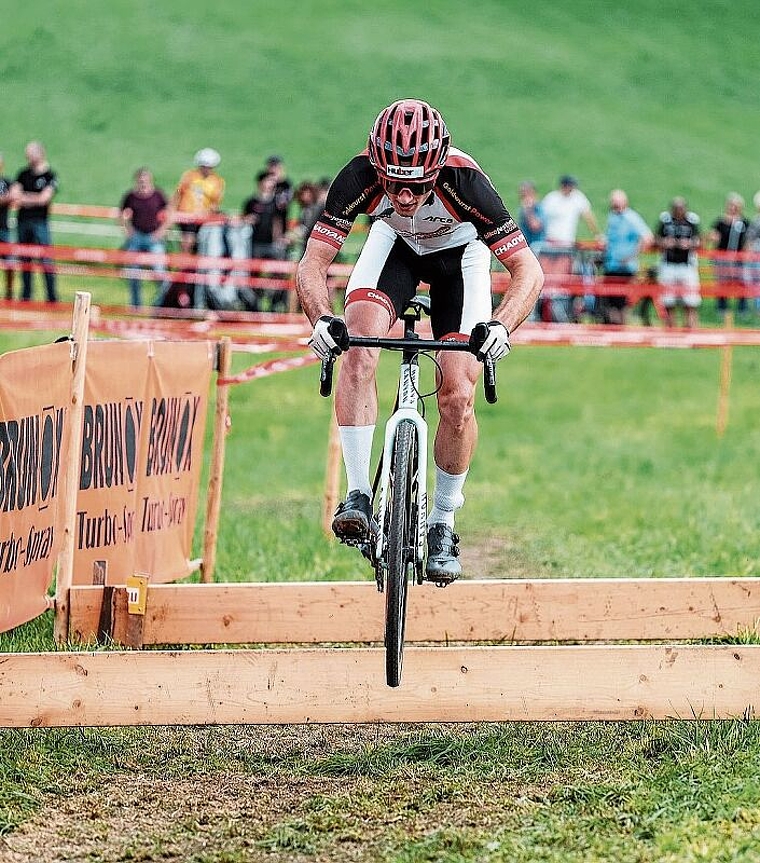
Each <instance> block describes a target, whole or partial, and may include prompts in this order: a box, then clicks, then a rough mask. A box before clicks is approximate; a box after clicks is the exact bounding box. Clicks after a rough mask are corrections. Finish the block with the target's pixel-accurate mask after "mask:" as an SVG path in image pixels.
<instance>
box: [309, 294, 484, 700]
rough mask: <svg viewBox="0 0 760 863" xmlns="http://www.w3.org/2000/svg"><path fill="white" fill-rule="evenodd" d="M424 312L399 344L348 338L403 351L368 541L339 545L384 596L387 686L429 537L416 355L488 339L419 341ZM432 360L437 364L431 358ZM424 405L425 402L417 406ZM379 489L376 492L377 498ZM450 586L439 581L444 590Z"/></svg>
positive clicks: (422, 299)
mask: <svg viewBox="0 0 760 863" xmlns="http://www.w3.org/2000/svg"><path fill="white" fill-rule="evenodd" d="M423 311H424V312H426V313H428V314H429V313H430V299H429V297H427V296H422V295H417V296H415V297H414V298H413V299H412V300H411V301H410V302H409V304H408V307H407V309H406V311H405V312H404V314H403V316H402V319H403V322H404V335H403V338H373V337H365V336H349V340H348V346H349V350H350V349H351V348H352V347H363V348H383V349H386V350H396V351H401V352H402V357H401V367H400V374H399V385H398V392H397V396H396V404H395V407H394V410H393V413H392V414H391V416H390V418H389V419H388V421H387V423H386V425H385V438H384V444H383V451H382V454H381V456H380V461H379V463H378V466H377V470H376V472H375V478H374V483H373V488H372V500H373V501H378V502H379V505H378V508H377V514H376V516H375V517H374V518H373V524H372V526H371V530H370V536H369V537H368V538H367V539H365V540H361V541H360V540H344V541H345V542H346V543H347V544H348V545H352V546H356V547H358V548H359V550H360V551H361V553H362V554H363V555H364V557H366V558H367V559H368V560H369V561H370V563H371V564H372V567H373V569H374V572H375V580H376V582H377V589H378V591H379V592H380V593H383V592H384V593H385V657H386V658H385V675H386V682H387V684H388V686H394V687H395V686H398V685H399V684H400V682H401V666H402V661H403V651H404V630H405V625H406V606H407V593H408V584H409V582H410V581H414V582H415V583H416V584H422V583H423V581H424V562H425V541H426V532H427V481H426V478H427V423H426V421H425V417H424V410H423V411H422V412H421V411H420V410H419V407H418V405H419V403H420V402H422V401H423V399H424V398H426V397H428V396H430V395H434V394H435V392H431V393H427V394H425V395H423V394H421V393H420V389H419V378H420V369H419V355H420V354H421V353H423V354H425V353H427V352H429V351H468V352H469V353H472V354H474V355H475V356H478V352H479V350H480V348H481V347H482V345H483V342H484V341H485V339H486V337H487V335H488V327H487V325H486V324H482V325H479V326H478V327H476V328H475V331H474V332H473V335H472V337H471V338H470V340H469V341H467V342H462V341H455V340H433V339H421V338H420V337H419V335H418V334H417V333H416V332H415V326H416V324H417V322H418V321H420V320H421V318H422V313H423ZM336 358H337V353H332V354H330V355H329V356H328V357H327V358H326V359H324V360H322V368H321V373H320V388H319V391H320V394H321V395H322V396H325V397H328V396H329V395H330V394H331V392H332V375H333V366H334V364H335V360H336ZM478 358H479V359H481V360H482V362H483V365H484V376H483V386H484V391H485V397H486V401H487V402H489V404H493V403H495V402H496V399H497V395H496V373H495V367H494V363H493V361H492V360H490V358H488V357H483V358H481V357H478ZM433 362H436V361H435V359H434V358H433ZM423 404H424V402H423ZM378 487H379V489H380V494H379V496H378V493H377V492H378ZM448 583H449V582H448V581H445V582H438V586H439V587H445V586H446V585H447V584H448Z"/></svg>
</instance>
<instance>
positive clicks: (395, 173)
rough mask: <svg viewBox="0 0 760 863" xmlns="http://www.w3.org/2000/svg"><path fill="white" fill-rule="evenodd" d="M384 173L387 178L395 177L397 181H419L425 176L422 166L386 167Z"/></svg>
mask: <svg viewBox="0 0 760 863" xmlns="http://www.w3.org/2000/svg"><path fill="white" fill-rule="evenodd" d="M385 173H386V174H387V175H388V176H389V177H395V178H396V179H397V180H420V179H422V177H424V176H425V169H424V168H423V167H422V165H417V166H416V167H413V166H406V165H388V167H387V168H386V169H385Z"/></svg>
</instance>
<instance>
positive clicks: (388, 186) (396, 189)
mask: <svg viewBox="0 0 760 863" xmlns="http://www.w3.org/2000/svg"><path fill="white" fill-rule="evenodd" d="M436 179H437V178H435V177H434V178H433V179H432V180H427V181H426V182H424V183H412V182H410V181H409V180H385V179H383V180H381V182H382V184H383V188H384V189H385V191H386V192H389V193H390V194H391V195H398V194H400V193H401V190H402V189H409V191H410V192H411V193H412V194H413V195H426V194H427V193H428V192H432V191H433V189H434V188H435V183H436Z"/></svg>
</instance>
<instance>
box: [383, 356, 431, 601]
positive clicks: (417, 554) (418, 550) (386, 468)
mask: <svg viewBox="0 0 760 863" xmlns="http://www.w3.org/2000/svg"><path fill="white" fill-rule="evenodd" d="M419 376H420V370H419V364H418V362H417V355H416V354H413V355H411V356H409V357H405V361H404V362H403V363H402V365H401V378H400V381H399V394H398V408H397V409H396V411H394V413H393V415H392V416H391V417H390V419H389V420H388V422H387V423H386V425H385V439H384V442H383V469H382V473H381V475H380V501H379V508H378V511H377V513H378V514H377V521H378V530H377V534H376V535H375V537H374V549H373V557H374V560H373V564H374V567H375V579H376V580H377V586H378V590H380V591H382V590H383V586H384V582H385V566H386V564H385V560H384V556H385V549H386V545H387V543H386V516H387V510H388V499H389V495H390V493H391V487H390V486H391V482H390V478H391V465H392V463H393V449H394V444H395V441H396V431H397V429H398V427H399V425H400V423H402V422H405V421H408V422H411V423H413V424H414V426H415V429H416V431H417V476H416V478H415V479H416V486H417V495H416V498H417V499H416V507H417V513H416V514H417V530H416V535H415V537H414V546H413V549H412V551H413V555H414V558H413V563H414V571H415V574H416V578H417V581H418V582H421V580H422V569H423V565H424V560H425V532H426V528H427V433H428V427H427V423H426V422H425V420H424V419H423V417H422V416H421V414H420V412H419V411H418V410H417V401H418V398H419ZM412 487H413V488H414V483H413V485H412Z"/></svg>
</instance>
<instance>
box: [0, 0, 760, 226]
mask: <svg viewBox="0 0 760 863" xmlns="http://www.w3.org/2000/svg"><path fill="white" fill-rule="evenodd" d="M757 17H758V13H757V8H756V4H755V3H753V2H752V0H739V2H724V0H717V2H713V3H711V4H709V5H707V6H703V5H699V4H693V3H691V4H687V3H682V2H676V3H674V4H669V5H666V6H663V5H662V4H660V3H658V2H655V0H640V2H639V3H636V4H635V5H633V6H631V7H625V8H615V9H609V8H604V9H602V7H600V6H599V4H596V3H594V2H592V0H557V2H555V3H552V4H539V5H536V4H532V5H531V4H528V5H526V4H518V3H515V2H503V0H501V2H500V0H484V2H479V3H475V4H467V5H463V4H461V3H458V2H454V0H438V2H437V3H435V4H434V5H433V6H425V5H422V6H414V5H410V4H408V3H406V2H402V0H388V2H386V3H384V4H382V5H381V6H375V7H373V6H371V5H368V4H366V3H358V2H341V3H339V2H336V0H324V2H322V3H319V4H308V3H301V2H297V0H276V2H275V0H255V2H242V0H228V2H225V3H222V4H208V3H201V2H199V0H183V2H181V3H180V2H179V0H167V2H163V3H161V4H155V3H149V2H147V0H111V2H109V3H108V4H103V3H99V2H96V0H67V2H62V0H49V2H45V3H42V2H41V0H32V2H30V3H26V4H15V5H14V6H13V7H12V9H9V10H8V11H7V12H6V13H5V15H4V20H3V28H2V32H1V33H0V78H1V79H2V81H3V102H4V105H5V107H6V110H10V115H11V116H12V122H7V123H5V124H4V128H3V132H2V139H1V140H0V150H2V151H4V152H5V153H6V157H7V158H6V161H7V166H8V169H9V170H12V171H15V170H16V168H17V167H18V166H19V165H20V164H21V161H22V152H23V145H24V143H25V141H27V140H28V139H30V138H33V137H39V138H41V139H43V140H44V141H45V142H46V143H47V144H48V148H49V151H50V156H51V161H52V163H53V164H54V166H55V167H56V168H57V169H58V171H59V172H60V175H61V179H62V189H61V194H60V199H61V200H66V201H78V202H96V203H103V204H108V203H113V202H114V201H116V200H117V199H118V198H119V195H120V194H121V192H122V191H123V189H124V188H126V186H127V185H128V184H129V181H130V176H131V172H132V171H133V169H134V168H135V167H136V166H137V165H139V164H142V163H148V164H150V165H152V166H153V167H154V168H155V170H156V173H157V176H158V179H159V181H160V183H161V184H162V185H164V186H165V187H168V188H171V187H172V186H173V184H174V183H175V182H176V180H177V178H178V177H179V174H180V173H181V171H182V170H183V169H184V168H185V167H186V166H187V165H188V164H189V163H190V160H191V158H192V154H193V153H194V152H195V150H196V149H198V148H199V147H201V146H208V145H212V146H215V147H217V148H218V149H219V150H220V152H221V153H222V155H223V163H222V166H221V170H222V173H223V174H224V175H225V177H226V178H227V180H228V188H229V192H228V199H227V200H228V206H229V208H230V209H233V210H234V209H237V207H238V206H239V204H240V202H241V200H242V199H243V196H244V195H246V194H247V193H249V191H250V189H251V186H252V178H253V176H254V174H255V172H256V170H257V169H258V168H259V167H260V165H261V163H262V162H263V160H264V159H265V158H266V156H267V155H269V154H270V153H271V152H280V153H282V154H283V155H284V156H285V157H286V159H287V162H288V166H289V169H290V173H291V175H292V176H293V177H294V178H295V179H300V178H304V177H317V176H322V175H331V174H333V173H334V172H335V171H336V170H337V168H338V167H340V165H342V164H343V162H344V160H345V159H347V158H348V157H349V156H350V155H352V154H353V153H354V152H355V151H356V150H357V149H359V148H361V147H362V146H363V144H364V139H365V136H366V133H367V127H368V124H369V123H370V122H371V120H372V118H373V117H374V114H375V113H376V111H377V110H379V108H380V107H382V106H383V105H384V104H385V103H387V102H388V101H390V100H392V99H394V98H397V97H399V96H402V95H408V94H415V95H420V96H423V97H426V98H428V99H429V100H430V101H432V102H433V103H435V104H437V105H438V106H439V107H440V108H441V110H442V111H443V112H444V114H445V116H446V117H447V120H448V122H449V124H450V126H451V129H452V131H453V135H454V140H455V142H456V143H457V144H459V145H460V146H462V147H463V148H464V149H467V150H470V151H471V152H472V153H473V154H474V155H475V156H476V157H477V158H478V159H479V160H480V161H481V163H482V164H483V166H484V167H485V168H486V170H487V171H488V172H489V173H490V174H491V176H492V177H493V179H494V181H495V182H496V183H497V185H499V186H500V187H501V188H502V190H503V192H504V195H505V197H506V198H507V200H508V202H510V201H512V202H513V201H514V189H515V187H516V184H517V183H518V182H519V180H520V179H522V178H524V177H526V176H530V177H532V178H533V179H534V180H535V181H536V182H537V183H538V184H539V186H540V187H541V189H542V190H544V191H545V190H548V189H549V188H550V187H551V186H552V185H553V184H554V183H555V182H556V178H557V176H558V175H559V174H560V173H564V172H566V171H571V172H573V173H577V174H578V175H579V176H580V178H581V180H582V184H583V187H584V188H585V189H586V190H587V192H588V193H589V195H590V197H591V198H592V202H593V203H594V205H595V207H596V209H597V210H598V211H599V212H603V210H604V205H605V200H606V194H607V192H608V191H609V189H611V188H613V187H615V186H618V185H622V186H623V187H625V188H627V189H628V190H629V193H630V194H631V198H632V202H633V204H634V205H635V206H637V207H638V208H639V209H640V210H641V211H642V212H643V213H644V215H645V216H646V217H647V220H648V221H652V220H654V219H655V218H656V215H657V213H658V212H659V211H660V210H661V209H662V208H663V207H664V206H665V205H666V204H667V201H668V199H669V198H670V197H671V196H672V195H673V194H675V193H684V194H686V195H687V196H688V197H689V198H690V200H691V202H692V205H693V206H694V207H695V208H696V209H697V210H698V211H700V212H701V213H702V215H703V218H705V219H708V218H710V219H711V218H713V217H714V215H716V214H717V213H718V212H720V209H721V206H722V202H723V198H724V195H725V193H726V192H727V191H729V190H731V189H736V190H738V191H740V192H741V193H742V194H744V195H745V197H747V198H748V199H749V197H751V195H752V194H753V193H754V191H755V190H756V189H757V188H758V187H760V175H759V174H758V172H757V164H756V147H757V141H758V138H759V137H760V115H759V114H758V112H757V105H756V94H755V88H754V87H753V86H752V82H754V81H756V80H758V73H759V72H760V53H758V51H757V49H756V41H757V40H756V36H757V28H756V26H752V22H753V21H754V22H757Z"/></svg>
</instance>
